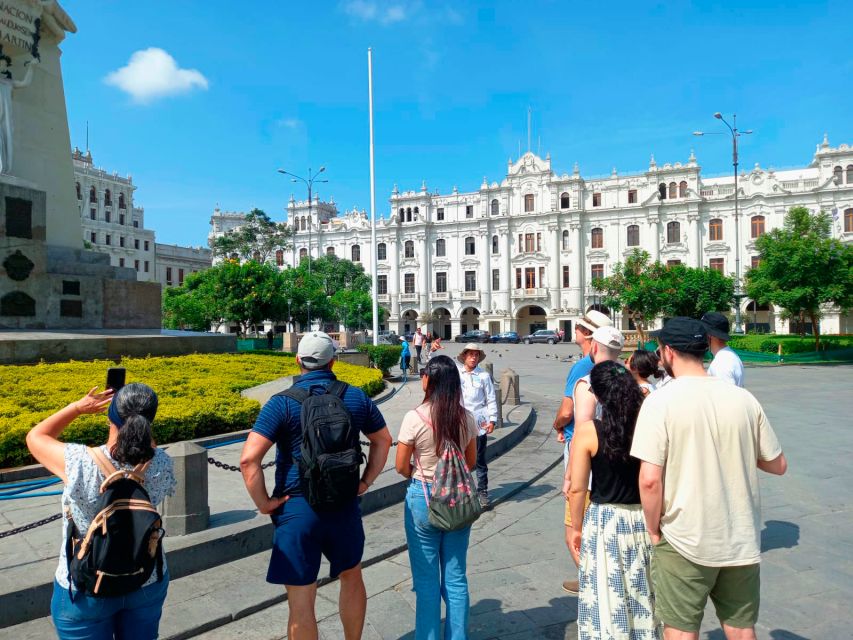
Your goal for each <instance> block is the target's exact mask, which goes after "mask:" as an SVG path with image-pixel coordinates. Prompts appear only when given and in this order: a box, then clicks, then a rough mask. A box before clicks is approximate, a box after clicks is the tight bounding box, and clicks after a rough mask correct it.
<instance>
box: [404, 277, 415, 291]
mask: <svg viewBox="0 0 853 640" xmlns="http://www.w3.org/2000/svg"><path fill="white" fill-rule="evenodd" d="M414 292H415V274H414V273H406V274H404V275H403V293H414Z"/></svg>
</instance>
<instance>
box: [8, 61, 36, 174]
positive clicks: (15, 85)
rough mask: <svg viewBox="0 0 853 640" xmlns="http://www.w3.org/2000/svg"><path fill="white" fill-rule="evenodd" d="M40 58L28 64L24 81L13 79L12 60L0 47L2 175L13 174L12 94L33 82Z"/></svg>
mask: <svg viewBox="0 0 853 640" xmlns="http://www.w3.org/2000/svg"><path fill="white" fill-rule="evenodd" d="M38 60H39V59H38V58H37V57H34V58H33V59H32V60H30V61H29V62H27V63H26V67H27V72H26V73H25V74H24V78H23V79H22V80H15V79H14V78H12V72H11V71H9V67H10V65H11V64H12V59H11V58H10V57H9V56H7V55H6V54H4V53H3V47H2V45H0V173H5V174H9V173H11V172H12V133H13V131H14V129H13V125H12V92H13V91H14V90H15V89H21V88H23V87H26V86H28V85H29V84H30V82H32V80H33V69H34V68H35V65H36V64H38Z"/></svg>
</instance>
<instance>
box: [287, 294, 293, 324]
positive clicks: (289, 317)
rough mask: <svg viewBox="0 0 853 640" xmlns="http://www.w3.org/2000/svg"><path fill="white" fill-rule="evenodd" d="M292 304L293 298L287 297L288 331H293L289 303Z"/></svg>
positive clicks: (291, 312)
mask: <svg viewBox="0 0 853 640" xmlns="http://www.w3.org/2000/svg"><path fill="white" fill-rule="evenodd" d="M292 304H293V299H292V298H288V299H287V322H288V324H289V325H290V326H289V327H288V329H287V330H288V331H293V311H292V310H291V305H292Z"/></svg>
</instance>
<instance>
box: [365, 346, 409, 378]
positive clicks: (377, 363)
mask: <svg viewBox="0 0 853 640" xmlns="http://www.w3.org/2000/svg"><path fill="white" fill-rule="evenodd" d="M356 349H358V350H359V351H361V352H363V353H366V354H367V356H368V357H369V358H370V364H372V365H373V366H374V367H376V368H377V369H379V370H380V371H381V372H382V375H388V370H389V369H390V368H391V367H393V366H394V365H395V364H397V363H398V362H400V354H401V353H402V352H403V347H400V346H397V345H394V344H377V345H373V344H360V345H358V346H357V347H356Z"/></svg>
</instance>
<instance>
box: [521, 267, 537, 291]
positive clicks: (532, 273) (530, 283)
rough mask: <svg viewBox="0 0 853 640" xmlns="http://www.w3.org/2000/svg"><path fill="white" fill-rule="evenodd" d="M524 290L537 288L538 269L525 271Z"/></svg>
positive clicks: (526, 269)
mask: <svg viewBox="0 0 853 640" xmlns="http://www.w3.org/2000/svg"><path fill="white" fill-rule="evenodd" d="M524 288H525V289H535V288H536V268H535V267H526V268H525V269H524Z"/></svg>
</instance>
